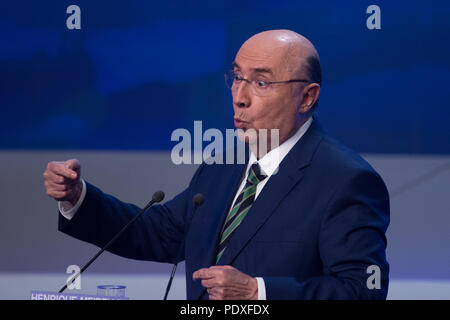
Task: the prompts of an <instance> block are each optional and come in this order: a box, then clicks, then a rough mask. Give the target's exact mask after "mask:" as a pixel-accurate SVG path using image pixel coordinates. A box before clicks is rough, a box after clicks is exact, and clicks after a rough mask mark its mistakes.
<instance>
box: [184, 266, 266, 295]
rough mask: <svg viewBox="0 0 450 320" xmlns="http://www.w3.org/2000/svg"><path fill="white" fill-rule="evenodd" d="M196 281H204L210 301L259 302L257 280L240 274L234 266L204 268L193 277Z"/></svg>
mask: <svg viewBox="0 0 450 320" xmlns="http://www.w3.org/2000/svg"><path fill="white" fill-rule="evenodd" d="M192 278H193V279H194V280H202V286H204V287H205V288H206V289H207V292H208V294H209V299H210V300H257V299H258V282H257V281H256V278H252V277H250V276H249V275H247V274H245V273H242V272H240V271H239V270H237V269H236V268H233V267H232V266H212V267H209V268H202V269H199V270H197V271H195V272H194V274H193V275H192Z"/></svg>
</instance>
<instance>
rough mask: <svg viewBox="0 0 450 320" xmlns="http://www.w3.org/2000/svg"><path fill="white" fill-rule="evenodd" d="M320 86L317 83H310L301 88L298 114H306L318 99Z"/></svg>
mask: <svg viewBox="0 0 450 320" xmlns="http://www.w3.org/2000/svg"><path fill="white" fill-rule="evenodd" d="M319 93H320V85H319V84H318V83H310V84H309V85H307V86H306V87H304V88H303V101H302V103H301V105H300V109H299V112H300V113H308V112H309V111H310V110H311V108H312V106H313V105H314V103H316V101H317V99H318V98H319Z"/></svg>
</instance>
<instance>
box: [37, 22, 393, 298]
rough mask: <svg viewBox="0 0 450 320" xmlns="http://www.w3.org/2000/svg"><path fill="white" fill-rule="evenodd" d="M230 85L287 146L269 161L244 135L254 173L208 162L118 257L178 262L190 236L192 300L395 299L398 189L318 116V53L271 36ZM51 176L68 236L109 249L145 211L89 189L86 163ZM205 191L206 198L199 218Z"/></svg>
mask: <svg viewBox="0 0 450 320" xmlns="http://www.w3.org/2000/svg"><path fill="white" fill-rule="evenodd" d="M228 79H229V84H230V86H231V91H232V95H233V107H234V112H235V117H234V120H235V125H236V127H237V128H240V129H242V130H243V131H244V132H246V131H250V129H254V130H256V131H257V132H258V130H260V129H279V147H277V148H275V149H273V150H270V149H269V150H267V151H269V152H267V153H266V152H261V150H260V149H259V144H258V143H257V142H256V141H255V139H254V137H252V136H251V135H249V136H245V137H243V139H245V140H246V142H247V143H248V145H249V147H250V150H251V153H250V155H249V157H248V158H247V163H246V164H243V165H242V164H234V165H219V164H212V165H207V164H202V165H201V166H200V167H199V169H198V170H197V171H196V173H195V175H194V177H193V178H192V180H191V182H190V184H189V186H188V188H187V189H186V190H185V191H183V192H182V193H180V194H179V195H178V196H176V197H175V198H174V199H172V200H170V201H168V202H166V203H165V204H164V205H157V206H154V207H152V208H150V209H149V210H148V212H146V213H145V214H144V215H143V216H142V219H141V220H140V221H137V222H136V223H135V224H134V225H133V226H132V228H131V230H130V231H129V232H127V233H126V234H124V235H123V236H122V237H121V238H120V239H119V241H117V242H116V243H115V244H114V245H112V247H111V249H110V251H111V252H113V253H116V254H118V255H121V256H124V257H129V258H134V259H143V260H152V261H160V262H175V261H176V260H177V254H178V251H179V248H180V246H181V245H182V242H183V241H184V239H185V241H186V243H185V248H184V252H183V253H184V254H183V256H182V260H183V259H184V260H186V281H187V297H188V299H208V298H209V299H385V298H386V295H387V289H388V272H389V266H388V263H387V261H386V256H385V248H386V238H385V232H386V229H387V226H388V224H389V198H388V192H387V190H386V187H385V185H384V183H383V181H382V179H381V178H380V176H379V175H378V174H377V173H376V172H375V171H374V170H373V169H372V168H371V167H370V165H369V164H368V163H367V162H365V161H364V160H363V159H362V158H361V157H359V156H358V155H357V154H356V153H354V152H352V151H351V150H349V149H347V148H345V147H344V146H342V145H341V144H340V143H338V142H337V141H335V140H333V139H332V138H330V137H329V136H328V135H327V134H326V133H324V131H323V130H322V129H321V127H320V125H319V123H318V120H317V118H316V117H315V116H314V117H313V114H314V109H315V108H316V107H317V101H318V96H319V92H320V83H321V72H320V63H319V56H318V54H317V52H316V50H315V48H314V46H313V45H312V44H311V43H310V42H309V41H308V40H307V39H306V38H304V37H302V36H300V35H299V34H297V33H295V32H292V31H289V30H272V31H266V32H262V33H259V34H257V35H255V36H253V37H251V38H250V39H249V40H247V41H246V42H245V43H244V44H243V45H242V47H241V48H240V50H239V52H238V53H237V55H236V58H235V61H234V70H233V71H232V72H231V74H230V75H229V77H228ZM269 145H270V144H269ZM275 155H276V156H275ZM44 179H45V186H46V189H47V194H48V195H49V196H51V197H53V198H55V199H56V200H59V201H62V202H60V212H61V213H62V215H60V218H59V229H60V230H61V231H63V232H65V233H67V234H69V235H71V236H73V237H76V238H78V239H81V240H84V241H88V242H90V243H93V244H95V245H97V246H102V245H104V244H105V243H106V242H107V241H108V240H109V239H110V238H112V236H113V235H114V234H115V233H116V232H117V231H118V230H120V229H121V228H122V226H123V225H125V224H126V223H127V222H128V221H129V220H131V218H132V216H133V215H134V214H136V213H137V212H138V211H139V208H138V207H136V206H134V205H132V204H127V203H123V202H121V201H120V200H118V199H116V198H114V197H111V196H109V195H105V194H103V193H102V192H101V191H100V190H99V189H97V188H96V187H94V186H93V185H91V184H89V183H87V182H85V181H84V180H80V164H79V162H78V161H77V160H69V161H66V162H51V163H49V164H48V166H47V169H46V171H45V172H44ZM196 193H202V194H204V196H205V199H206V200H205V203H204V204H203V205H202V206H201V207H199V208H198V210H197V211H196V212H195V215H193V204H192V197H193V196H194V195H195V194H196ZM191 217H192V223H191V224H190V227H189V230H187V224H188V223H187V221H189V220H190V219H191ZM106 226H107V227H106ZM373 265H375V266H376V267H375V270H379V273H378V274H377V275H375V276H378V277H379V281H378V282H377V281H376V279H375V280H374V283H375V285H374V283H372V282H371V281H372V280H371V279H369V277H370V276H371V273H368V272H369V271H368V270H372V269H373ZM369 267H370V268H369ZM375 278H376V277H375ZM377 283H378V284H377Z"/></svg>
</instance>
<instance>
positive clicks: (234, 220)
mask: <svg viewBox="0 0 450 320" xmlns="http://www.w3.org/2000/svg"><path fill="white" fill-rule="evenodd" d="M266 177H267V175H265V174H264V172H262V170H261V168H260V166H259V164H258V162H255V163H254V164H253V165H252V166H251V168H250V170H249V172H248V177H247V183H246V184H245V186H244V189H242V191H241V193H239V196H238V197H237V199H236V202H235V203H234V206H233V208H232V209H231V211H230V212H229V213H228V216H227V218H226V220H225V223H224V225H223V228H222V234H221V236H220V243H219V246H218V249H217V252H218V253H217V257H216V264H217V263H218V262H219V260H220V257H222V254H223V253H224V251H225V249H226V246H227V243H228V241H229V239H230V236H231V234H232V233H233V231H234V230H236V228H237V227H238V226H239V225H240V224H241V222H242V220H244V218H245V216H246V215H247V212H248V211H249V210H250V208H251V207H252V204H253V201H255V194H256V186H257V185H258V183H259V182H261V181H262V180H264V179H265V178H266Z"/></svg>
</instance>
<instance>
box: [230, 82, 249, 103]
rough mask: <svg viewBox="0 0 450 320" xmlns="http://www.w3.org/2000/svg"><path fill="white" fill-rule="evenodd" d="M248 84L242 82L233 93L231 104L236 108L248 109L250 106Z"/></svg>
mask: <svg viewBox="0 0 450 320" xmlns="http://www.w3.org/2000/svg"><path fill="white" fill-rule="evenodd" d="M249 86H250V84H249V83H247V82H246V81H242V82H241V83H240V84H239V85H238V86H237V87H236V88H235V89H234V90H233V91H232V94H233V104H234V105H235V106H236V107H238V108H248V107H249V106H250V102H251V99H250V94H249V89H250V88H249Z"/></svg>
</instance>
